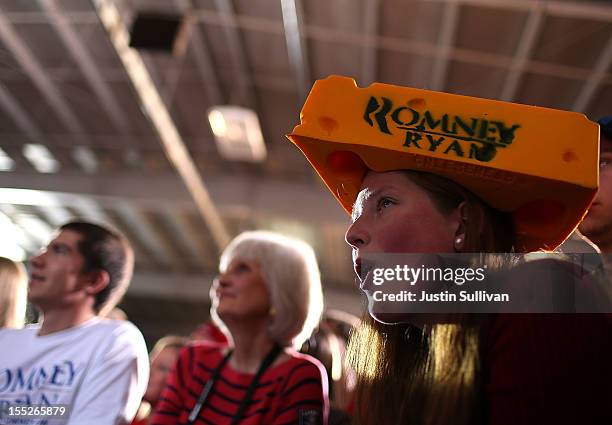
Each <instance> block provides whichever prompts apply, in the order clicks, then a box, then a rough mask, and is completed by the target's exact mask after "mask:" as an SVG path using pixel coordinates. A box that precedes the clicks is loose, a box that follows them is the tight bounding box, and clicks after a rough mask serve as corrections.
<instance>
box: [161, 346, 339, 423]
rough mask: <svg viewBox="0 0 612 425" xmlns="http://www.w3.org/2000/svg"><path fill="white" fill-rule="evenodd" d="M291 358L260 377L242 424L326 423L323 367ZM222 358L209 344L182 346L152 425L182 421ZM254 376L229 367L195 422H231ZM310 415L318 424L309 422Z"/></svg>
mask: <svg viewBox="0 0 612 425" xmlns="http://www.w3.org/2000/svg"><path fill="white" fill-rule="evenodd" d="M289 354H290V356H291V357H290V358H289V359H287V360H286V361H283V362H282V363H279V364H276V365H274V366H272V367H270V368H269V369H268V370H266V371H265V372H264V374H263V375H262V376H261V378H260V379H259V383H258V385H257V387H256V389H255V391H254V393H253V397H252V398H251V402H250V404H249V406H248V407H247V409H246V410H245V413H244V414H243V416H242V419H241V420H240V422H239V423H240V425H259V424H265V425H281V424H292V425H293V424H298V423H299V424H302V423H305V424H311V423H312V424H326V423H327V412H328V400H327V388H326V387H327V378H326V377H325V375H324V374H325V373H326V372H325V368H324V367H323V366H322V365H321V364H320V363H319V362H318V361H317V360H315V359H313V358H312V357H310V356H307V355H304V354H299V353H297V352H293V351H292V352H289ZM222 358H223V356H222V353H221V351H220V349H219V348H218V347H214V346H211V345H209V344H201V343H200V344H194V345H190V346H188V347H186V348H184V349H183V350H182V351H181V353H180V355H179V358H178V360H177V363H176V365H175V367H174V370H173V371H172V372H171V373H170V375H169V377H168V380H167V382H166V388H165V389H164V391H163V392H162V394H161V397H160V400H159V403H158V404H157V408H156V411H155V414H154V415H153V418H152V420H151V425H176V424H182V423H185V422H186V421H187V417H188V416H189V413H190V412H191V409H192V408H193V406H194V405H195V403H196V400H197V398H198V397H199V395H200V393H201V392H202V389H203V388H204V385H205V383H206V381H207V380H208V379H210V377H211V376H212V373H213V371H214V369H215V368H216V367H217V365H218V364H219V363H220V362H221V360H222ZM253 378H254V375H252V374H245V373H240V372H237V371H235V370H233V369H232V367H231V366H230V365H229V363H227V364H226V365H225V366H224V367H223V370H222V371H221V376H220V377H219V379H218V380H217V382H216V383H215V385H214V388H213V390H212V392H211V393H210V395H209V397H208V399H207V401H206V403H205V404H204V406H203V407H202V410H201V411H200V415H199V416H198V419H197V420H196V421H195V424H200V425H201V424H210V425H224V424H230V423H231V421H232V417H233V415H234V414H235V413H236V411H237V410H238V406H239V404H240V401H241V400H242V399H243V398H244V395H245V394H246V391H247V388H248V386H249V384H250V383H251V381H252V380H253ZM313 411H316V412H317V415H315V416H319V417H321V418H322V419H321V421H319V422H309V421H308V419H309V418H311V416H309V415H312V414H313V413H312V412H313ZM300 418H302V419H301V421H300ZM310 420H312V419H310Z"/></svg>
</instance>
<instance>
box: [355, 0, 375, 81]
mask: <svg viewBox="0 0 612 425" xmlns="http://www.w3.org/2000/svg"><path fill="white" fill-rule="evenodd" d="M363 18H364V26H363V33H364V35H365V40H364V41H365V42H364V43H363V51H362V56H361V81H360V82H359V83H360V85H361V86H364V87H365V86H368V85H370V84H372V83H373V82H375V81H376V75H377V72H376V71H377V69H378V49H377V48H376V37H377V36H378V24H379V20H380V0H366V1H365V4H364V10H363Z"/></svg>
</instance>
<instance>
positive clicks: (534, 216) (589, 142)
mask: <svg viewBox="0 0 612 425" xmlns="http://www.w3.org/2000/svg"><path fill="white" fill-rule="evenodd" d="M553 123H554V124H553ZM289 138H290V139H291V141H292V142H294V143H295V144H296V145H297V146H298V147H299V148H300V149H301V150H302V152H303V153H304V154H305V155H306V157H307V158H308V160H309V161H310V163H311V164H312V165H313V167H314V168H315V169H316V170H317V172H318V173H319V175H320V176H321V178H322V179H323V180H324V182H325V183H326V185H327V186H328V188H329V189H330V190H331V192H332V193H333V195H334V196H335V197H336V198H337V199H338V201H339V202H340V203H341V205H342V206H343V207H344V208H345V209H346V210H347V212H349V213H351V215H352V224H351V225H350V227H349V229H348V231H347V233H346V240H347V242H348V244H349V245H350V246H351V248H352V250H353V259H354V265H355V271H356V273H357V274H358V276H359V283H360V286H361V288H362V289H363V290H364V292H365V293H366V295H367V296H368V299H369V311H370V315H371V316H372V318H373V319H374V320H372V319H370V320H369V321H368V320H366V322H367V323H366V325H365V326H364V327H363V328H362V329H361V330H360V331H359V332H357V335H356V336H355V338H354V341H353V345H352V359H353V364H354V366H355V368H356V370H357V372H358V373H359V380H360V382H359V384H358V401H357V406H356V415H357V417H358V418H357V419H358V423H359V424H366V425H369V424H372V425H373V424H481V423H483V424H494V425H498V424H534V425H535V424H542V423H554V424H556V425H558V424H575V423H612V418H611V413H612V412H611V408H610V404H609V400H610V399H612V394H611V392H610V383H609V378H610V376H612V368H611V364H612V363H611V362H610V361H609V359H610V355H611V354H612V339H611V338H610V335H611V334H612V333H611V331H612V328H611V326H610V320H609V317H605V316H603V315H550V314H532V315H524V314H485V315H483V314H467V313H466V312H465V311H463V312H458V313H451V314H445V315H438V314H435V313H434V312H429V313H427V314H425V315H423V314H416V313H414V309H413V307H412V306H413V305H414V303H410V302H406V303H403V304H402V303H399V304H397V305H398V306H396V307H394V309H393V310H392V311H391V312H390V311H389V309H385V308H384V306H383V305H382V304H383V302H382V301H381V300H380V298H376V297H375V296H373V287H372V284H371V281H370V278H371V273H370V272H371V271H372V267H373V266H372V264H369V263H367V262H366V261H364V259H365V258H366V257H367V256H371V255H372V254H381V253H382V254H389V253H475V252H476V253H478V252H484V253H496V252H530V251H538V250H552V249H554V248H555V246H557V245H558V244H559V243H561V242H562V241H563V240H564V239H565V238H566V237H567V235H569V234H570V232H571V231H572V230H573V228H575V226H576V225H577V224H578V222H579V221H580V219H581V218H582V217H583V215H584V213H585V211H586V210H587V208H588V206H589V203H590V202H591V200H592V199H593V196H594V194H595V192H596V187H597V128H596V126H594V125H593V124H592V123H590V122H588V121H587V120H586V119H585V118H584V117H583V116H579V115H577V114H572V113H567V112H561V111H552V110H547V109H544V108H533V107H527V106H521V105H512V104H506V103H502V102H495V101H487V100H483V99H471V98H467V97H461V96H453V95H448V94H443V93H434V92H427V91H424V90H416V89H408V88H400V87H393V86H388V85H383V84H374V85H371V86H370V87H367V88H363V89H361V88H358V87H356V85H355V82H354V81H352V80H351V79H347V78H343V77H330V78H328V79H326V80H321V81H318V82H317V83H315V86H314V87H313V90H312V92H311V94H310V96H309V98H308V100H307V102H306V104H305V105H304V108H303V110H302V123H301V125H299V126H297V127H296V128H295V130H294V132H293V134H292V135H290V136H289ZM578 141H580V143H577V142H578ZM544 155H546V157H544ZM562 170H563V171H562ZM425 257H427V258H429V257H431V256H427V255H425ZM520 267H523V266H517V267H516V268H517V269H520ZM524 268H527V269H529V266H525V267H524ZM510 276H512V274H510ZM509 280H512V279H511V278H510V279H509ZM510 283H511V284H512V283H518V284H519V285H518V286H519V287H520V286H521V285H523V284H524V282H510ZM553 283H554V282H553ZM534 312H535V311H534Z"/></svg>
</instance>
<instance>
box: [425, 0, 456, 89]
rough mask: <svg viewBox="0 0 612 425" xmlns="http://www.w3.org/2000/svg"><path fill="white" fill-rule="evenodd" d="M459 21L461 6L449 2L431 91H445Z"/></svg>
mask: <svg viewBox="0 0 612 425" xmlns="http://www.w3.org/2000/svg"><path fill="white" fill-rule="evenodd" d="M458 21H459V4H458V2H457V1H456V0H449V1H448V2H447V3H446V6H445V7H444V12H443V14H442V24H441V25H442V26H441V28H440V35H439V38H438V46H437V49H436V56H435V60H434V65H433V70H432V73H431V80H430V83H429V85H430V88H431V90H436V91H441V90H444V86H445V84H446V73H447V70H448V65H449V61H450V58H451V51H452V50H453V45H454V44H455V33H456V32H457V22H458Z"/></svg>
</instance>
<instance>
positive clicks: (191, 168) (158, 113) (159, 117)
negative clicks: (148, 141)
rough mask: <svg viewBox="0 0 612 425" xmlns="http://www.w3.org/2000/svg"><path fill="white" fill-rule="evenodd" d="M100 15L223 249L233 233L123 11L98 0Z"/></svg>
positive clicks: (165, 146) (168, 152)
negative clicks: (135, 45)
mask: <svg viewBox="0 0 612 425" xmlns="http://www.w3.org/2000/svg"><path fill="white" fill-rule="evenodd" d="M94 5H95V7H96V11H97V13H98V16H100V20H101V22H102V24H103V25H104V27H105V28H106V31H107V33H108V35H109V38H110V41H111V43H112V45H113V47H114V48H115V50H116V52H117V55H118V56H119V58H120V59H121V61H122V62H123V65H124V66H125V68H126V71H127V73H128V75H129V77H130V80H131V81H132V84H133V86H134V88H135V90H136V92H137V94H138V98H139V100H140V102H141V103H142V105H143V108H144V109H145V110H146V112H147V116H148V117H149V119H150V120H151V123H152V124H153V127H154V129H155V130H156V131H157V134H158V135H159V138H160V141H161V143H162V147H163V149H164V152H165V154H166V157H167V158H168V160H169V161H170V163H171V164H172V165H173V166H174V167H175V169H176V171H177V172H178V174H179V175H180V176H181V178H182V180H183V183H184V184H185V186H186V187H187V189H188V190H189V193H190V194H191V197H192V199H193V201H194V202H195V204H196V206H197V208H198V211H199V212H200V214H201V216H202V218H203V219H204V222H205V223H206V225H207V226H208V229H209V230H210V232H211V235H212V237H213V240H214V241H215V244H216V245H217V249H218V250H219V251H221V250H223V248H224V247H225V246H226V245H227V243H228V242H229V241H230V237H229V233H228V231H227V229H226V227H225V224H224V223H223V221H222V220H221V217H220V216H219V213H218V211H217V209H216V207H215V204H214V203H213V202H212V199H211V197H210V194H209V193H208V189H207V188H206V186H205V185H204V182H203V180H202V177H201V175H200V173H199V171H198V169H197V167H196V165H195V163H194V161H193V158H192V157H191V155H190V154H189V151H188V150H187V147H186V146H185V142H184V141H183V139H182V137H181V135H180V134H179V132H178V129H177V128H176V125H175V124H174V122H173V121H172V118H171V117H170V113H169V111H168V109H167V108H166V106H165V105H164V102H163V100H162V99H161V96H160V94H159V92H158V91H157V89H156V88H155V84H154V83H153V81H152V80H151V76H150V74H149V73H148V71H147V69H146V67H145V65H144V63H143V61H142V58H141V56H140V54H139V53H138V52H137V51H136V50H134V49H132V48H130V47H129V34H128V31H127V29H126V27H125V24H124V23H123V21H122V18H121V15H120V14H119V11H118V10H117V8H116V7H115V5H114V3H113V2H112V1H110V0H94Z"/></svg>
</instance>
